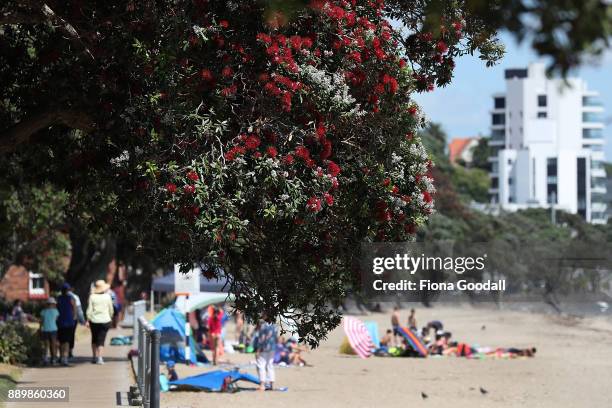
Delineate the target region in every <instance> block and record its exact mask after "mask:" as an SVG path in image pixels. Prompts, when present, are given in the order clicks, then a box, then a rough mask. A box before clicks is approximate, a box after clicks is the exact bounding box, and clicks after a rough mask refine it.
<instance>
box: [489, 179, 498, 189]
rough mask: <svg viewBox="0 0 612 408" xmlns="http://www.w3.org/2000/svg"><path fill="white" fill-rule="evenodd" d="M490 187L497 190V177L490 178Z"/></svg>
mask: <svg viewBox="0 0 612 408" xmlns="http://www.w3.org/2000/svg"><path fill="white" fill-rule="evenodd" d="M491 187H492V188H498V187H499V179H498V178H497V177H493V178H491Z"/></svg>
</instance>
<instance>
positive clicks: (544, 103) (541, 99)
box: [538, 95, 548, 108]
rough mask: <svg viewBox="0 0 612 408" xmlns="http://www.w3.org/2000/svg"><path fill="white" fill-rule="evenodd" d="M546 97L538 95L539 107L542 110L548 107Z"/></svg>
mask: <svg viewBox="0 0 612 408" xmlns="http://www.w3.org/2000/svg"><path fill="white" fill-rule="evenodd" d="M547 102H548V101H547V99H546V95H538V106H539V107H540V108H545V107H546V106H547Z"/></svg>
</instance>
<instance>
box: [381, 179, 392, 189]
mask: <svg viewBox="0 0 612 408" xmlns="http://www.w3.org/2000/svg"><path fill="white" fill-rule="evenodd" d="M389 184H391V179H390V178H388V177H387V178H386V179H384V180H383V181H382V185H383V186H385V187H387V186H388V185H389Z"/></svg>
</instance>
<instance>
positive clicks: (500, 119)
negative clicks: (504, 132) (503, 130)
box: [491, 113, 506, 125]
mask: <svg viewBox="0 0 612 408" xmlns="http://www.w3.org/2000/svg"><path fill="white" fill-rule="evenodd" d="M491 123H493V124H494V125H505V124H506V115H505V114H503V113H494V114H493V116H492V122H491Z"/></svg>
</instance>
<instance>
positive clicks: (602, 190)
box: [591, 184, 608, 194]
mask: <svg viewBox="0 0 612 408" xmlns="http://www.w3.org/2000/svg"><path fill="white" fill-rule="evenodd" d="M607 191H608V190H607V189H606V186H605V185H597V184H596V185H594V186H591V194H606V193H607Z"/></svg>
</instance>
